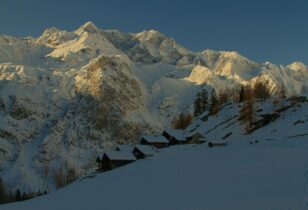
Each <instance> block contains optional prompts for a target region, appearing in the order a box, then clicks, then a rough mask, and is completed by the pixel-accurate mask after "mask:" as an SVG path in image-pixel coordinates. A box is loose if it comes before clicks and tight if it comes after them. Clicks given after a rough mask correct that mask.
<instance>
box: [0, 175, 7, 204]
mask: <svg viewBox="0 0 308 210" xmlns="http://www.w3.org/2000/svg"><path fill="white" fill-rule="evenodd" d="M7 199H8V195H7V192H6V189H5V186H4V183H3V181H2V179H1V178H0V204H2V203H6V202H7Z"/></svg>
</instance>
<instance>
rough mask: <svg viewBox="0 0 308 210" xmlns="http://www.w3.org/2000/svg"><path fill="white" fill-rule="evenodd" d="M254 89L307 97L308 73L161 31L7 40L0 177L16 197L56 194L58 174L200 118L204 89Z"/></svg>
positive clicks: (1, 43)
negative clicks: (188, 117)
mask: <svg viewBox="0 0 308 210" xmlns="http://www.w3.org/2000/svg"><path fill="white" fill-rule="evenodd" d="M256 83H262V84H263V85H265V86H266V88H267V90H268V91H269V92H270V93H271V94H272V95H277V94H279V93H281V92H284V93H285V95H286V96H287V97H291V96H299V95H307V94H308V67H307V66H306V65H304V64H303V63H301V62H294V63H292V64H290V65H287V66H282V65H276V64H273V63H270V62H266V63H262V64H261V63H257V62H254V61H251V60H249V59H248V58H246V57H244V56H242V55H240V54H239V53H237V52H226V51H213V50H209V49H206V50H204V51H202V52H192V51H190V50H188V49H185V48H184V47H182V46H181V45H179V44H178V43H176V41H175V40H173V39H172V38H169V37H167V36H165V35H163V34H161V33H160V32H158V31H155V30H150V31H143V32H140V33H123V32H120V31H117V30H102V29H99V28H97V27H96V26H95V25H94V24H93V23H91V22H88V23H86V24H84V25H82V26H81V27H80V28H78V29H77V30H75V31H72V32H68V31H63V30H58V29H57V28H49V29H46V30H45V31H44V32H43V34H42V35H41V36H40V37H38V38H33V37H24V38H16V37H11V36H5V35H1V36H0V177H1V178H2V180H3V181H4V183H6V185H7V186H9V187H10V189H13V190H14V189H17V188H18V189H21V190H22V191H37V190H41V191H44V190H49V191H53V190H54V189H55V184H54V179H53V176H52V172H53V171H54V170H57V169H58V168H59V167H62V168H63V169H64V170H68V169H70V168H75V169H77V170H78V172H79V173H80V174H87V173H89V172H92V171H95V169H96V167H97V166H96V162H95V159H96V157H97V156H101V155H102V153H103V152H104V151H106V150H109V149H112V148H114V147H115V146H116V145H118V144H128V143H138V142H139V139H140V136H141V135H143V134H148V133H161V132H162V130H163V129H164V128H166V127H170V126H171V122H172V121H173V120H174V119H175V118H176V117H178V116H179V114H180V113H193V111H194V101H195V99H196V95H197V94H198V93H199V92H200V91H201V90H202V89H207V90H211V89H213V90H215V91H216V93H221V92H225V91H227V90H236V89H240V88H241V87H242V86H247V85H252V86H253V85H254V84H256ZM285 103H287V102H285ZM264 106H265V105H264ZM266 109H267V108H266V107H265V108H264V109H263V110H266ZM222 110H223V111H222V112H226V113H227V112H228V111H226V110H227V108H224V109H222ZM230 110H231V111H229V115H230V116H231V115H232V113H233V112H234V113H238V112H239V110H238V108H237V106H234V107H233V108H230ZM231 112H232V113H231ZM289 112H290V113H289V114H290V116H296V117H297V116H302V114H294V113H293V114H292V112H291V111H290V110H289ZM304 112H305V111H304V110H302V111H301V112H300V113H304ZM303 115H304V114H303ZM231 117H232V116H231ZM286 118H287V117H286ZM292 119H293V118H292ZM294 120H295V118H294ZM218 121H219V119H218V118H217V119H216V118H213V120H212V121H211V122H212V125H214V122H217V123H218ZM221 121H223V119H221ZM283 122H285V123H288V122H289V121H288V120H284V121H283ZM233 126H235V127H236V128H235V127H234V129H235V130H238V132H244V131H243V130H244V129H242V130H241V129H239V128H240V126H241V125H239V124H238V123H235V124H234V125H233ZM205 127H207V126H205ZM208 127H212V126H208ZM231 128H232V126H230V129H231ZM306 128H307V127H304V128H303V130H305V129H306ZM274 129H275V128H273V129H272V130H274ZM232 131H233V132H234V130H230V132H232ZM217 133H220V134H221V135H222V133H221V132H219V131H218V132H217ZM257 134H258V133H257ZM257 134H255V133H254V134H253V135H254V136H253V137H251V138H250V140H249V141H253V140H254V138H257V137H256V135H257ZM209 135H210V136H211V138H216V137H217V136H216V134H215V135H214V134H213V133H209ZM239 135H240V134H239V133H238V134H237V136H239ZM260 135H261V134H260ZM262 135H263V134H262ZM294 135H295V134H294ZM248 136H249V135H248ZM221 138H223V136H221ZM234 138H235V137H234ZM237 138H241V137H237ZM248 143H249V142H247V144H248ZM266 154H267V153H266ZM283 154H284V153H283ZM267 155H268V154H267Z"/></svg>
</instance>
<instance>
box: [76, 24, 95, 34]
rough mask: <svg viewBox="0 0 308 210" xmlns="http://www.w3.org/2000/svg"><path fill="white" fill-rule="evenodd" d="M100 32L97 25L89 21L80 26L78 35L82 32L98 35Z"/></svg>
mask: <svg viewBox="0 0 308 210" xmlns="http://www.w3.org/2000/svg"><path fill="white" fill-rule="evenodd" d="M98 30H99V29H98V28H97V27H96V25H95V24H94V23H92V22H91V21H89V22H86V23H85V24H83V25H82V26H80V27H79V29H78V30H77V33H81V32H88V33H96V32H97V31H98Z"/></svg>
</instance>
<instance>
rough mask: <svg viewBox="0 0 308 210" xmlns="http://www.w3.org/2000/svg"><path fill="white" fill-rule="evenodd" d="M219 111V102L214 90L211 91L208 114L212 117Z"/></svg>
mask: <svg viewBox="0 0 308 210" xmlns="http://www.w3.org/2000/svg"><path fill="white" fill-rule="evenodd" d="M218 111H219V101H218V98H217V95H216V92H215V90H214V89H212V91H211V105H210V113H211V114H212V115H214V114H216V113H217V112H218Z"/></svg>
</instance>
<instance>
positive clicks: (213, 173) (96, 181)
mask: <svg viewBox="0 0 308 210" xmlns="http://www.w3.org/2000/svg"><path fill="white" fill-rule="evenodd" d="M304 138H305V137H304ZM303 140H304V139H303ZM284 141H287V140H283V141H281V142H280V141H278V142H277V141H276V143H275V144H273V143H271V142H264V143H261V144H258V145H248V144H246V143H244V144H242V146H239V145H238V144H237V145H232V144H230V145H228V146H227V147H224V148H208V147H207V145H206V144H204V145H197V146H194V145H185V146H175V147H171V148H168V149H165V150H161V151H160V152H159V153H158V154H157V155H156V156H155V157H153V158H152V159H145V160H139V161H137V162H135V163H132V164H130V165H127V166H124V167H122V168H119V169H115V170H113V171H111V172H106V173H103V174H99V175H96V176H95V177H93V176H92V177H91V176H89V177H88V178H86V179H83V180H81V181H77V182H76V183H74V184H72V185H70V186H68V187H66V188H63V189H62V190H59V191H58V192H53V193H51V194H49V195H47V196H43V197H39V198H36V199H33V200H29V201H25V202H20V203H14V204H10V205H4V206H0V209H1V210H21V209H23V210H62V209H63V210H67V209H73V210H79V209H80V210H84V209H89V210H101V209H106V210H113V209H117V210H118V209H120V210H121V209H125V210H137V209H140V210H152V209H153V210H160V209H161V210H163V209H164V210H165V209H166V210H173V209H174V210H180V209H183V210H196V209H200V210H201V209H202V210H207V209H208V210H218V209H223V210H225V209H236V210H239V209H245V210H247V209H250V210H251V209H256V210H260V209H262V210H266V209H269V210H283V209H286V210H293V209H294V210H299V209H301V210H303V209H308V150H307V149H308V148H307V147H308V144H307V143H305V142H304V141H300V142H301V143H300V145H299V144H298V142H297V143H296V142H295V140H288V141H289V142H286V143H287V144H284V143H285V142H284ZM293 143H294V144H293ZM290 144H293V146H290ZM284 145H288V146H284Z"/></svg>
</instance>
